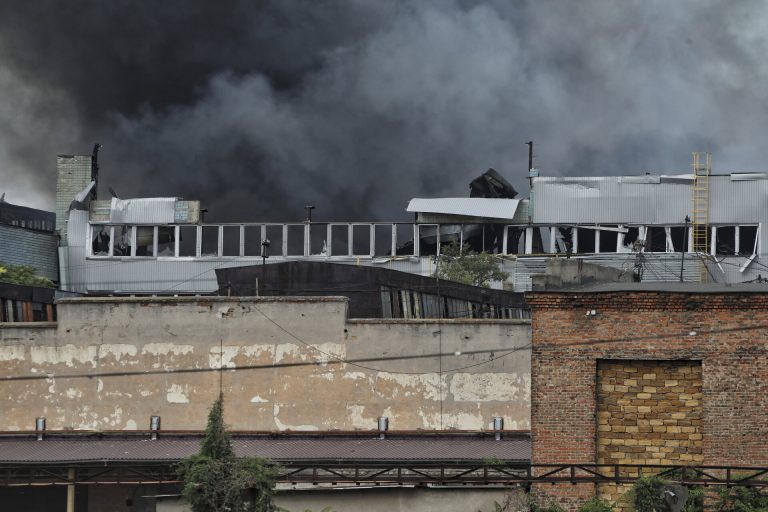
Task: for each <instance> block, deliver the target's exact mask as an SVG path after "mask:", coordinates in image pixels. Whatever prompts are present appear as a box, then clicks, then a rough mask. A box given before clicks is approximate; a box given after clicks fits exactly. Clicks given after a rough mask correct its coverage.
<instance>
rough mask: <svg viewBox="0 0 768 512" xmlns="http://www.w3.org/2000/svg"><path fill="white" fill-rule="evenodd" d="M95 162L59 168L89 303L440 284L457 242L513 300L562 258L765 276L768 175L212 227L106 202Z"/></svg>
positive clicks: (495, 188) (534, 187) (714, 276)
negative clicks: (261, 268) (340, 283)
mask: <svg viewBox="0 0 768 512" xmlns="http://www.w3.org/2000/svg"><path fill="white" fill-rule="evenodd" d="M95 157H96V153H94V155H91V156H75V157H60V158H59V176H60V182H62V175H64V176H65V178H66V179H65V180H63V181H64V182H65V184H66V187H63V186H60V187H59V188H58V189H57V190H58V196H57V226H59V230H60V233H61V235H62V246H61V248H60V259H61V279H60V281H61V286H62V288H63V289H65V290H69V291H73V292H78V293H89V294H100V293H107V294H112V293H124V294H137V293H144V294H158V293H160V294H162V293H168V294H199V293H215V292H216V291H217V290H218V289H219V284H218V282H217V279H216V272H215V271H216V270H217V269H223V268H232V267H239V266H249V265H256V264H272V263H280V262H290V261H315V262H331V263H341V264H352V265H357V266H371V267H376V268H383V269H390V270H399V271H404V272H410V273H413V274H418V275H422V276H430V275H432V274H433V273H434V272H435V265H436V257H437V255H439V254H440V251H441V246H443V245H444V244H446V243H458V244H460V245H461V246H462V247H469V248H472V249H474V250H476V251H484V252H489V253H493V254H495V255H496V257H497V258H498V261H499V264H500V266H501V268H502V269H503V270H504V271H505V272H507V273H508V274H509V278H508V279H506V280H505V282H503V283H502V282H495V283H492V287H493V288H497V289H501V288H504V289H507V290H510V291H515V292H524V291H527V290H530V289H531V276H532V275H533V274H537V273H541V272H542V271H543V270H544V265H545V261H546V259H547V258H549V257H553V256H555V257H563V258H575V259H581V260H584V261H587V262H590V263H595V264H600V265H604V266H609V267H613V268H616V269H619V270H621V271H624V272H626V273H628V274H633V275H636V276H637V279H638V280H640V281H645V282H673V281H680V280H682V281H686V282H702V281H705V282H712V283H741V282H749V281H759V280H762V279H763V274H765V273H766V267H765V263H764V260H765V254H764V252H763V251H764V250H765V249H764V247H763V244H762V236H761V228H762V225H763V224H764V223H765V222H766V221H768V209H767V208H765V204H766V200H768V173H729V174H712V173H711V165H710V164H709V160H708V159H706V158H704V159H699V158H698V157H697V158H696V161H695V162H694V172H692V173H690V174H674V175H664V174H662V175H650V174H642V175H638V176H610V177H607V176H604V177H582V178H575V177H553V176H539V175H538V173H537V172H532V175H531V177H530V184H531V187H530V193H529V197H528V198H520V197H518V196H517V192H516V191H515V190H514V189H513V188H512V187H511V186H510V185H509V184H508V183H506V182H505V180H504V179H503V177H502V176H501V175H500V174H499V173H497V172H496V171H493V170H489V171H488V172H486V173H484V174H483V175H482V176H480V177H479V178H478V179H476V180H474V181H473V182H472V188H471V193H470V197H454V198H415V199H412V200H411V201H410V203H409V204H408V205H407V208H406V210H407V211H408V212H410V213H412V214H413V215H414V220H413V221H412V222H378V221H376V222H374V221H360V222H344V223H332V222H315V221H312V220H311V218H309V217H307V218H306V219H305V220H304V221H299V222H249V223H206V222H204V221H203V218H202V215H201V211H202V210H201V206H200V203H199V202H198V201H185V200H182V199H178V198H142V199H118V198H112V199H110V200H100V199H96V198H95V196H94V191H95V190H96V185H97V181H98V169H97V166H94V165H92V164H93V162H92V160H93V158H95ZM701 162H704V163H703V164H702V163H701ZM73 167H76V168H77V169H79V173H74V174H73V172H72V171H71V168H73ZM94 169H95V170H94ZM534 171H535V170H534ZM65 204H66V205H68V206H67V208H66V211H64V208H63V206H62V205H65ZM62 217H65V218H66V220H64V219H63V218H62ZM686 219H688V220H686Z"/></svg>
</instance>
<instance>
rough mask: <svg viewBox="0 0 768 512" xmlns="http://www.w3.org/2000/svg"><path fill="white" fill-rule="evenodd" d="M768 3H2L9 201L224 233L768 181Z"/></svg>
mask: <svg viewBox="0 0 768 512" xmlns="http://www.w3.org/2000/svg"><path fill="white" fill-rule="evenodd" d="M767 10H768V4H766V3H764V2H759V1H755V2H750V1H742V2H729V1H715V0H695V1H694V0H690V1H687V0H680V1H676V2H669V1H660V0H659V1H656V0H644V1H626V2H612V1H598V0H583V1H580V2H569V1H565V0H562V1H550V0H535V1H530V2H528V1H510V0H498V1H487V2H479V1H468V0H465V1H461V0H403V1H397V2H395V1H392V2H388V1H382V0H337V1H321V0H314V1H313V0H274V1H268V0H264V1H236V0H232V1H228V2H203V1H192V0H184V1H181V0H165V1H161V2H160V1H156V2H149V1H144V2H142V1H128V0H110V1H108V2H105V1H100V0H99V1H84V0H70V1H67V2H60V1H54V0H23V1H22V0H19V1H16V0H0V193H2V192H6V193H7V200H9V201H11V202H15V203H20V204H29V205H32V206H36V207H40V208H46V209H52V208H53V192H54V189H55V156H56V155H57V154H73V153H90V151H91V148H92V146H93V143H94V142H100V143H102V144H103V149H102V152H101V155H100V163H101V181H100V189H99V193H100V195H101V196H102V197H105V196H107V197H108V193H107V192H106V190H107V187H108V186H111V187H113V188H114V189H115V190H116V191H117V193H118V194H119V195H120V196H121V197H138V196H179V197H184V198H187V199H200V200H201V201H202V202H203V205H204V207H206V208H207V209H208V210H210V214H209V217H208V218H209V219H214V220H230V221H235V220H241V221H251V220H272V221H281V220H298V219H301V218H303V211H302V206H304V205H305V204H313V205H315V206H316V207H317V210H316V213H315V218H316V219H320V220H334V219H338V220H349V219H359V220H369V219H380V220H403V219H407V218H408V217H407V216H406V215H405V213H404V210H405V206H406V204H407V200H408V199H409V198H411V197H430V196H433V197H434V196H466V195H468V183H469V181H470V180H471V179H472V178H474V177H475V176H477V175H478V174H480V173H481V172H483V171H484V170H485V169H487V168H489V167H493V168H495V169H497V170H498V171H499V172H501V173H502V174H503V175H504V176H506V177H507V178H508V179H509V180H510V181H511V182H512V183H513V185H515V187H516V188H517V189H518V190H520V191H521V192H522V193H523V194H526V193H527V183H526V180H525V176H526V168H527V148H526V146H525V141H528V140H533V141H534V142H535V144H536V146H535V147H536V166H537V167H538V168H539V169H540V172H541V174H542V175H571V176H589V175H617V174H636V173H641V172H646V171H648V172H686V171H687V170H688V169H689V165H690V153H691V152H692V151H712V152H713V155H714V157H713V160H714V170H715V172H727V171H731V170H739V171H755V170H765V167H766V166H765V165H764V158H765V156H764V154H765V149H764V147H765V146H766V144H765V139H766V134H768V87H766V83H768V80H767V79H768V59H766V55H768V16H767V14H768V12H766V11H767Z"/></svg>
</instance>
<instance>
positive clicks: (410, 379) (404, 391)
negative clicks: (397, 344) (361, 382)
mask: <svg viewBox="0 0 768 512" xmlns="http://www.w3.org/2000/svg"><path fill="white" fill-rule="evenodd" d="M446 378H447V376H446V375H442V376H440V377H438V375H437V373H432V374H426V375H407V374H402V373H379V374H377V375H376V392H377V393H378V394H379V395H380V396H391V397H392V398H394V399H397V398H409V397H415V396H418V397H423V398H425V399H427V400H440V399H441V395H442V399H443V400H445V398H446V384H445V383H446Z"/></svg>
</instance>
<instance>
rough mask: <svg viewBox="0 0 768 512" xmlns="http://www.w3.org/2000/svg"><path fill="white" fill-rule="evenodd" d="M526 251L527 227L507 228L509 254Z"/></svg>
mask: <svg viewBox="0 0 768 512" xmlns="http://www.w3.org/2000/svg"><path fill="white" fill-rule="evenodd" d="M523 253H525V228H507V254H523Z"/></svg>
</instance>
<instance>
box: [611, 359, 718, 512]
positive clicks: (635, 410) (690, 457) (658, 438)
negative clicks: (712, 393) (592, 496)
mask: <svg viewBox="0 0 768 512" xmlns="http://www.w3.org/2000/svg"><path fill="white" fill-rule="evenodd" d="M701 398H702V374H701V363H700V362H698V361H615V360H614V361H605V360H604V361H598V366H597V463H598V464H647V465H680V464H700V463H701V462H702V461H703V460H704V455H703V447H702V435H701V429H702V407H701ZM620 474H621V476H626V477H631V478H632V477H637V476H638V474H637V471H636V470H622V472H621V473H620ZM643 475H644V476H650V473H649V472H648V471H647V470H646V471H644V472H643ZM630 487H631V486H628V485H615V484H600V485H599V486H598V495H599V496H600V497H601V498H603V499H606V500H608V501H611V502H617V500H619V501H618V503H617V504H618V505H619V507H620V508H622V509H623V508H626V507H628V504H627V503H622V502H621V500H620V498H621V497H622V496H623V495H624V494H625V493H626V491H628V490H629V488H630Z"/></svg>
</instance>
